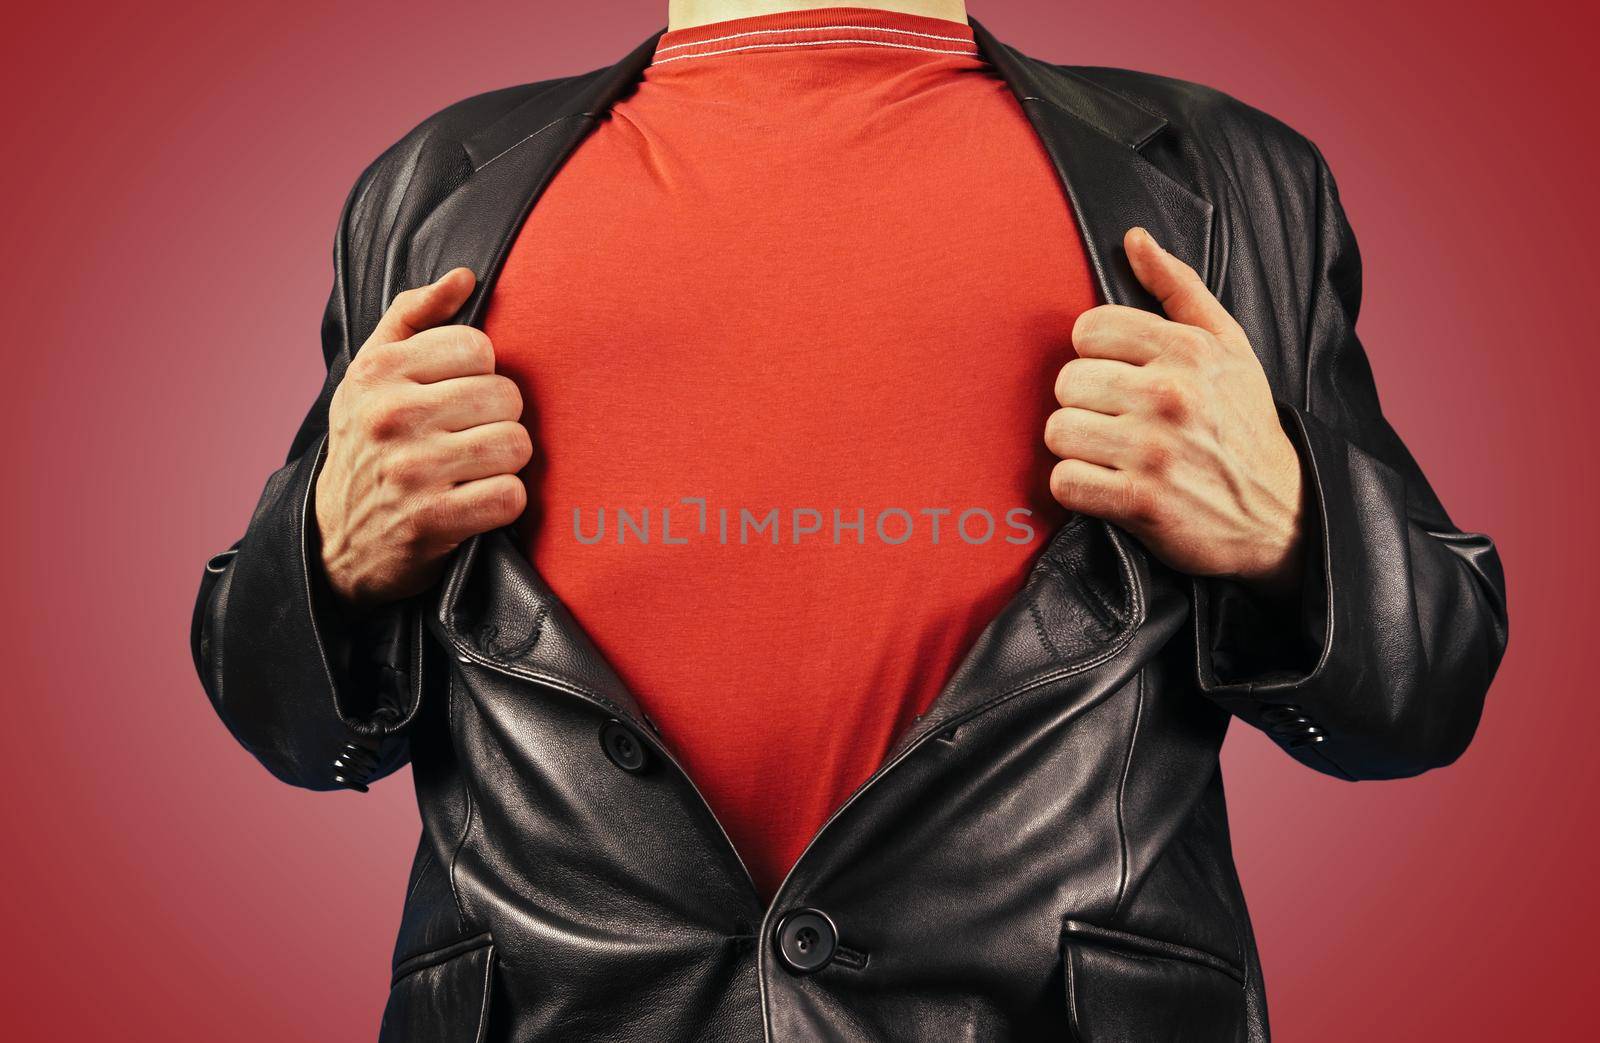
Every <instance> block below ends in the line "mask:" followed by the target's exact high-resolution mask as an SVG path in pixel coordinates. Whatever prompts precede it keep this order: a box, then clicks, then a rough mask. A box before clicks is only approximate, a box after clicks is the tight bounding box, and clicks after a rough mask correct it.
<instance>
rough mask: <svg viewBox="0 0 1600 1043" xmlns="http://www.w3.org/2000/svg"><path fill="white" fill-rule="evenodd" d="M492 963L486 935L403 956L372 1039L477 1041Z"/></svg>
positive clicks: (384, 1042) (484, 1022) (482, 1033)
mask: <svg viewBox="0 0 1600 1043" xmlns="http://www.w3.org/2000/svg"><path fill="white" fill-rule="evenodd" d="M494 967H495V952H494V943H493V941H491V939H490V937H489V935H488V934H480V935H475V936H473V937H471V938H463V939H461V940H459V941H456V942H452V943H451V944H449V945H446V946H442V947H440V948H438V949H433V950H431V951H429V952H425V953H422V954H420V955H418V956H413V957H412V958H411V959H409V960H406V961H405V962H404V963H402V964H401V965H400V966H399V967H397V968H395V973H394V983H393V984H392V985H391V986H390V988H389V1003H388V1005H387V1006H385V1007H384V1009H383V1025H382V1027H381V1028H380V1029H379V1030H378V1043H483V1041H484V1040H485V1039H486V1038H487V1036H488V1030H489V1003H490V997H491V995H492V993H493V988H492V983H493V978H494Z"/></svg>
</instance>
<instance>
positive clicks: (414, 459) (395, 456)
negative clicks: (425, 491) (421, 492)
mask: <svg viewBox="0 0 1600 1043" xmlns="http://www.w3.org/2000/svg"><path fill="white" fill-rule="evenodd" d="M379 467H380V473H379V479H380V480H381V481H387V482H390V483H393V484H395V485H398V486H400V487H401V488H403V489H414V488H418V487H420V486H421V485H423V484H424V482H425V481H426V479H427V475H428V471H429V468H428V466H427V462H426V461H425V460H423V458H422V456H421V454H419V453H416V452H414V451H411V450H404V449H397V450H395V451H393V452H390V453H388V454H387V455H385V456H384V458H383V461H382V463H381V464H379Z"/></svg>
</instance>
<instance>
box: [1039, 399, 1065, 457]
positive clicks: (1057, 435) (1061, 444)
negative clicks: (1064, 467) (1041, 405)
mask: <svg viewBox="0 0 1600 1043" xmlns="http://www.w3.org/2000/svg"><path fill="white" fill-rule="evenodd" d="M1069 415H1070V414H1068V413H1067V411H1066V410H1065V409H1058V410H1056V411H1055V412H1054V413H1051V414H1050V416H1049V417H1048V418H1047V419H1046V420H1045V422H1044V444H1045V445H1046V446H1048V447H1049V448H1050V449H1051V451H1052V452H1055V453H1056V454H1057V455H1058V456H1059V455H1061V454H1062V453H1063V452H1064V451H1065V450H1066V448H1067V446H1068V445H1069V444H1070V441H1071V440H1070V438H1069V437H1068V430H1067V424H1068V423H1069V420H1068V416H1069Z"/></svg>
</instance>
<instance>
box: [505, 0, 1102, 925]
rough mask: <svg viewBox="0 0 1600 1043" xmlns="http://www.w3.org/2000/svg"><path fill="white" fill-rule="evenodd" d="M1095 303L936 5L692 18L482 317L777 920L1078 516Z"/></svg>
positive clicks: (553, 198)
mask: <svg viewBox="0 0 1600 1043" xmlns="http://www.w3.org/2000/svg"><path fill="white" fill-rule="evenodd" d="M1094 292H1095V291H1094V284H1093V281H1092V277H1091V274H1090V270H1089V267H1088V263H1087V259H1086V257H1085V254H1084V252H1083V249H1082V244H1081V243H1080V241H1079V239H1078V235H1077V231H1076V228H1075V226H1074V223H1073V220H1072V215H1071V212H1070V210H1069V204H1068V202H1067V200H1066V197H1065V195H1064V193H1063V192H1062V189H1061V185H1060V182H1059V180H1058V179H1057V177H1056V175H1055V173H1054V171H1053V169H1052V167H1051V165H1050V162H1049V159H1048V157H1047V156H1046V154H1045V152H1044V150H1043V148H1042V146H1041V145H1040V143H1039V141H1038V139H1037V138H1036V137H1035V135H1034V133H1033V131H1032V129H1031V128H1030V127H1029V125H1028V123H1027V121H1026V118H1025V117H1024V115H1023V113H1022V110H1021V108H1020V107H1019V105H1018V104H1017V102H1016V100H1015V99H1014V97H1013V96H1012V95H1011V93H1010V92H1009V90H1008V89H1007V87H1006V85H1005V83H1004V82H1003V81H1002V80H1001V79H1000V78H999V75H998V74H997V73H996V72H995V71H994V70H993V68H992V67H991V66H990V65H988V64H987V63H986V62H985V61H984V60H983V59H982V58H981V57H980V56H979V55H978V53H977V48H976V47H975V45H974V43H973V38H972V31H971V29H970V28H969V27H968V26H967V25H966V24H965V23H962V22H951V21H945V20H943V19H937V18H929V17H922V16H915V15H907V14H899V13H893V12H886V11H878V10H872V9H866V8H827V9H821V10H812V11H800V12H786V13H780V14H769V15H760V16H755V17H749V18H740V19H735V20H732V21H724V22H720V23H716V24H713V25H706V26H699V27H695V28H689V29H680V30H674V31H671V32H668V33H666V34H665V35H663V36H662V37H661V39H660V42H659V44H658V46H657V50H656V54H655V60H654V62H653V64H651V65H650V66H649V68H648V69H647V70H646V71H645V73H644V76H643V79H642V81H641V82H640V83H639V85H638V88H637V90H636V91H634V92H633V93H632V94H630V95H629V96H627V97H626V98H624V99H622V100H620V101H619V102H618V103H617V104H616V105H615V106H614V107H613V108H612V109H611V110H610V113H609V115H607V116H606V117H605V118H604V119H603V120H602V121H601V122H600V124H599V125H598V126H597V127H596V128H595V130H594V132H593V133H592V135H591V136H590V137H588V138H587V139H586V140H585V141H584V142H583V143H582V144H581V145H580V146H579V148H578V149H577V151H576V152H575V153H574V154H573V155H572V156H571V157H570V158H569V159H568V160H567V162H566V163H565V165H564V166H563V167H562V168H561V169H560V171H558V173H557V174H556V176H555V178H554V179H553V181H552V182H551V184H550V185H549V187H548V188H547V189H546V191H545V193H544V195H543V196H542V197H541V198H540V200H539V201H538V203H537V204H536V205H535V206H534V208H533V211H532V213H531V216H530V217H529V219H528V221H527V223H526V225H525V226H524V228H523V230H522V232H521V233H520V235H519V237H518V239H517V241H516V243H515V244H514V248H513V249H512V251H511V254H510V256H509V258H508V260H507V262H506V265H505V267H504V269H503V272H502V274H501V276H500V279H499V282H498V284H497V285H496V287H495V290H494V292H493V296H492V298H491V300H490V305H489V310H488V313H487V320H486V330H487V332H488V334H489V336H490V337H491V339H492V340H493V342H494V345H495V350H496V357H497V360H498V363H497V364H498V366H499V369H500V372H502V373H505V374H507V375H509V376H510V377H512V378H513V379H515V380H516V381H517V383H518V384H519V385H521V387H522V390H523V393H524V395H525V399H526V403H527V411H526V414H525V417H524V420H525V422H526V423H527V424H528V425H529V428H530V431H531V432H532V434H533V437H534V442H535V445H536V446H538V452H537V453H536V457H535V462H534V464H533V465H532V466H531V468H530V471H529V473H528V474H527V480H528V483H529V494H530V495H529V502H530V505H531V507H530V512H529V515H528V517H527V518H526V519H525V522H526V525H525V528H524V532H525V533H526V536H527V539H528V552H529V554H530V556H531V558H532V560H533V562H534V565H535V567H536V568H537V569H538V570H539V572H540V573H541V574H542V575H543V576H544V577H545V579H546V580H547V581H548V582H549V584H550V586H551V588H552V589H553V590H554V592H555V594H556V596H557V597H559V598H560V599H561V600H562V601H563V602H564V603H565V604H566V605H567V606H568V607H569V608H570V609H571V610H572V612H573V614H574V615H575V617H576V618H577V620H578V622H579V624H580V625H582V627H583V628H584V629H585V631H586V632H587V633H588V634H589V635H590V636H591V637H592V638H593V640H594V641H595V643H596V645H597V646H598V647H599V649H600V650H601V652H602V653H603V654H604V655H605V656H606V657H607V658H608V660H609V661H610V662H611V663H612V665H613V666H614V667H615V668H616V670H617V672H618V674H619V675H620V676H621V678H622V679H623V681H624V682H625V683H626V684H627V685H628V686H629V688H630V690H631V691H633V692H634V694H635V695H636V696H637V697H638V699H639V702H640V704H641V706H642V707H643V708H644V710H645V711H646V712H647V713H648V714H649V715H650V717H651V718H652V719H653V720H654V722H655V723H656V724H657V725H658V727H659V728H660V730H661V732H662V735H663V737H664V739H665V740H666V741H667V742H668V743H669V744H670V746H671V747H672V748H673V750H674V752H675V753H676V754H677V755H678V756H679V757H680V759H681V760H682V761H683V763H684V766H685V767H686V769H687V770H688V771H689V773H690V775H691V776H692V778H693V779H694V781H695V782H696V784H697V785H698V786H699V787H700V789H701V791H702V792H703V793H704V794H705V796H706V798H707V800H708V801H709V803H710V804H711V807H712V809H713V810H714V811H715V813H716V814H717V816H718V818H719V819H720V820H721V822H722V823H723V825H724V826H725V827H726V829H727V831H728V833H729V835H730V836H731V837H732V839H733V841H734V844H735V847H736V848H737V849H738V850H739V852H740V854H741V855H742V856H743V858H744V860H745V862H746V864H747V865H748V866H749V868H750V870H751V873H752V875H753V876H754V878H755V881H756V884H757V886H758V888H759V889H760V891H761V892H762V895H763V897H764V898H768V899H770V897H771V895H772V894H773V892H774V891H775V890H776V889H777V887H778V885H779V884H780V882H781V881H782V878H783V876H784V874H785V873H786V872H787V871H788V869H789V867H790V865H792V864H793V862H794V861H795V860H796V858H798V856H799V854H800V852H801V850H802V849H803V848H804V847H805V845H806V843H807V842H808V841H809V840H810V838H811V837H812V836H813V834H814V833H815V832H816V831H817V829H818V828H819V827H820V826H821V824H822V823H823V821H824V820H825V819H826V818H827V817H828V815H829V814H830V813H831V812H832V811H833V810H834V809H835V808H836V807H837V806H838V805H839V804H841V803H842V802H843V801H844V800H845V798H847V797H848V796H849V795H850V793H851V791H852V790H854V789H855V788H856V787H857V786H858V785H860V784H861V783H862V782H863V781H865V780H866V778H867V777H868V776H869V775H871V774H872V772H873V771H874V769H875V768H876V767H877V766H878V765H879V764H880V763H881V761H882V758H883V755H884V753H885V751H886V750H887V749H888V748H889V746H890V745H891V743H892V742H893V740H894V739H895V737H896V736H897V735H898V734H899V733H900V731H901V730H902V729H905V728H907V727H908V726H909V725H911V723H912V718H913V717H914V716H915V715H916V714H918V713H919V712H921V711H922V710H923V709H924V708H925V707H926V706H927V705H928V703H929V702H930V701H931V700H932V699H933V697H934V696H935V694H936V693H937V692H938V691H939V689H940V688H941V687H942V686H943V684H944V683H945V681H946V679H947V678H948V677H949V676H950V674H951V673H952V672H953V670H954V668H955V666H956V665H957V663H958V662H959V660H960V658H961V656H962V655H963V654H964V653H965V652H966V651H967V649H968V648H969V647H970V646H971V644H972V642H973V640H974V639H975V638H976V637H977V635H978V632H979V631H980V630H982V628H983V627H984V625H985V624H986V623H988V621H989V620H990V619H991V618H993V616H994V615H995V614H996V613H997V611H998V610H999V609H1000V608H1001V607H1002V605H1004V603H1005V602H1006V601H1007V600H1008V599H1009V598H1010V597H1011V596H1012V595H1013V594H1014V593H1015V592H1016V590H1017V589H1018V588H1019V587H1020V586H1021V584H1022V582H1023V579H1024V577H1025V575H1026V572H1027V569H1028V567H1029V566H1030V564H1031V563H1032V562H1033V560H1034V558H1035V557H1036V555H1037V554H1038V552H1039V551H1040V550H1041V549H1042V547H1043V545H1044V543H1045V541H1046V540H1047V539H1048V537H1049V536H1050V535H1051V533H1052V532H1053V531H1054V530H1055V528H1056V527H1057V526H1058V525H1059V523H1060V521H1061V519H1062V517H1063V514H1062V512H1061V510H1060V508H1059V507H1057V506H1056V504H1055V503H1054V501H1053V500H1051V498H1050V495H1049V490H1048V476H1049V473H1050V467H1051V464H1052V463H1053V460H1052V458H1051V457H1050V455H1049V453H1048V451H1047V450H1046V449H1045V447H1044V444H1043V441H1042V437H1043V430H1044V422H1045V418H1046V417H1047V416H1048V415H1049V413H1050V411H1051V409H1052V408H1053V407H1054V402H1053V396H1052V388H1053V385H1054V379H1055V374H1056V372H1057V371H1058V370H1059V369H1060V367H1061V366H1062V365H1063V364H1064V363H1065V362H1066V361H1067V360H1068V359H1069V358H1070V357H1071V355H1072V348H1071V330H1072V323H1073V320H1074V319H1075V318H1076V317H1077V315H1078V314H1079V313H1080V312H1081V311H1083V310H1084V309H1086V308H1088V307H1091V306H1093V305H1094V304H1095V303H1096V300H1095V297H1094ZM836 512H837V513H836ZM1027 512H1031V513H1027Z"/></svg>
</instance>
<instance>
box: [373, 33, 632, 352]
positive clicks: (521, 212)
mask: <svg viewBox="0 0 1600 1043" xmlns="http://www.w3.org/2000/svg"><path fill="white" fill-rule="evenodd" d="M660 35H661V34H660V33H659V32H657V33H656V34H655V35H653V36H651V37H650V38H649V39H647V40H645V41H644V42H643V43H641V44H639V45H638V46H637V47H635V48H634V49H633V50H632V51H630V52H629V53H628V54H627V56H625V57H624V58H623V59H622V60H621V61H619V62H617V63H616V64H615V65H611V66H608V67H606V68H603V69H599V70H597V71H595V72H593V73H590V74H589V75H587V76H582V77H578V78H577V79H576V80H572V81H567V80H563V81H560V82H559V83H558V84H557V85H556V86H555V87H552V88H550V89H549V90H546V91H543V92H541V93H538V94H535V95H534V96H533V97H531V98H529V99H528V100H527V101H525V102H523V103H522V104H521V105H519V106H517V107H516V108H515V109H512V110H511V111H510V112H509V113H507V114H506V115H504V116H502V117H501V118H500V119H498V120H496V121H495V122H493V123H491V124H489V125H488V126H487V127H484V128H483V129H482V130H479V131H478V132H477V133H475V134H473V135H472V136H471V137H469V138H468V139H466V140H465V141H463V142H462V143H461V147H462V150H463V151H464V152H465V153H466V155H467V158H468V160H469V161H470V162H471V170H470V172H469V173H468V174H467V177H466V179H465V180H464V181H463V182H462V183H461V184H460V185H459V186H457V188H456V189H455V191H453V192H451V193H450V194H449V195H448V196H446V197H445V198H444V200H443V201H442V202H440V203H439V205H438V206H436V207H435V208H434V209H433V211H432V213H430V214H429V215H428V217H427V218H426V220H424V221H423V222H422V223H421V224H420V225H419V226H418V227H417V230H416V232H415V234H413V235H412V237H411V242H410V244H409V248H408V249H407V251H406V259H405V265H404V268H405V280H404V285H403V286H396V287H393V288H392V289H393V290H394V291H398V290H401V289H405V288H406V287H408V286H421V285H423V284H425V283H429V282H432V281H433V280H435V279H437V278H438V277H439V276H441V275H443V274H444V273H445V272H447V271H449V270H450V269H452V268H455V267H457V266H465V267H468V268H471V269H472V270H473V271H474V272H475V273H477V276H478V285H477V287H476V288H475V289H474V290H473V292H472V296H471V297H470V298H468V300H467V303H466V304H465V305H464V306H463V307H462V310H461V314H460V315H459V316H458V317H457V321H458V322H462V323H465V324H467V325H472V326H477V325H480V324H481V323H482V320H483V313H484V309H485V307H486V306H487V304H488V300H489V294H490V293H491V292H492V291H493V289H494V283H495V279H496V278H497V277H498V276H499V274H500V268H501V266H502V265H503V264H504V262H505V258H506V254H507V252H508V251H509V250H510V249H511V244H512V243H513V242H514V241H515V239H516V236H517V232H518V231H519V230H520V229H521V228H522V223H523V221H524V220H525V219H526V218H527V216H528V213H529V211H530V210H531V209H532V208H533V205H534V203H535V202H536V201H537V200H538V198H539V195H540V193H542V192H543V191H544V189H545V186H547V185H548V184H549V183H550V180H551V179H552V178H553V177H554V176H555V174H556V171H558V170H559V169H560V168H561V165H562V163H563V162H565V161H566V159H567V157H568V156H570V155H571V154H572V152H573V150H574V149H576V148H577V146H578V144H579V142H581V141H582V140H583V138H584V136H585V135H587V134H588V133H589V131H590V130H592V129H593V128H594V125H595V122H596V120H598V119H599V117H600V116H602V115H603V114H604V113H605V112H606V110H607V109H608V108H610V106H611V104H612V103H613V102H614V101H616V100H617V99H618V98H620V97H621V96H622V95H624V94H625V93H627V92H628V91H630V90H631V89H632V88H633V86H634V84H635V83H636V82H637V81H638V79H639V77H640V75H641V74H642V73H643V71H644V69H645V67H646V66H648V65H649V64H650V59H651V57H652V56H653V55H654V53H655V45H656V39H657V37H659V36H660Z"/></svg>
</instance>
